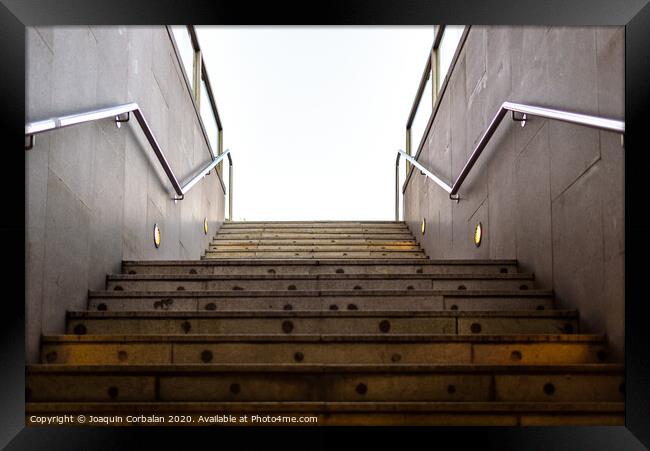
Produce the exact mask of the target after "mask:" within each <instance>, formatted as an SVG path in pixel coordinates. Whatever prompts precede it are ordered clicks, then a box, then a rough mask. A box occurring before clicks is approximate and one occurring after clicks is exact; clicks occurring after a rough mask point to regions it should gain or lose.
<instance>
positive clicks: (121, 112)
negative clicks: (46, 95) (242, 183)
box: [25, 103, 232, 219]
mask: <svg viewBox="0 0 650 451" xmlns="http://www.w3.org/2000/svg"><path fill="white" fill-rule="evenodd" d="M131 113H133V115H134V116H135V118H136V119H137V121H138V124H139V125H140V128H141V129H142V132H143V133H144V135H145V137H146V138H147V141H149V144H150V145H151V147H152V149H153V151H154V153H155V154H156V156H157V157H158V161H160V164H161V165H162V167H163V170H164V171H165V174H167V177H168V178H169V181H170V182H171V184H172V186H173V187H174V191H175V192H176V196H175V197H174V198H173V199H174V200H183V199H184V198H185V194H187V192H188V191H189V190H190V189H192V187H193V186H194V185H196V184H197V183H198V182H199V180H201V179H202V178H203V177H204V176H206V175H207V174H208V173H209V172H210V171H211V170H212V169H213V168H214V167H215V166H216V165H217V164H219V162H220V161H221V160H223V158H224V157H226V156H227V157H228V161H229V163H230V167H229V175H230V177H229V178H228V199H229V219H232V157H231V156H230V150H228V149H226V151H225V152H224V153H222V154H220V155H218V156H216V157H214V156H213V157H212V160H211V161H210V162H209V163H208V164H207V165H205V166H204V167H203V168H201V169H200V170H199V171H198V172H197V173H196V175H194V176H192V177H191V178H190V179H189V180H187V181H186V182H184V183H183V184H181V183H180V182H179V181H178V179H177V178H176V175H175V174H174V171H173V170H172V168H171V166H170V165H169V161H167V158H166V157H165V154H164V152H163V150H162V148H161V147H160V144H158V140H156V137H155V136H154V134H153V131H152V130H151V127H149V124H148V123H147V120H146V119H145V117H144V114H143V113H142V110H141V109H140V107H139V106H138V104H137V103H127V104H124V105H117V106H114V107H109V108H101V109H98V110H92V111H86V112H83V113H77V114H71V115H68V116H61V117H57V118H51V119H46V120H42V121H37V122H29V123H27V124H25V137H26V138H29V142H28V144H26V145H25V150H29V149H31V148H32V147H34V139H35V138H34V137H35V135H37V134H39V133H44V132H48V131H51V130H56V129H60V128H65V127H70V126H71V125H78V124H84V123H87V122H93V121H97V120H100V119H107V118H113V119H114V120H115V124H116V125H117V127H118V128H119V127H120V126H121V124H122V123H124V122H128V121H129V118H130V114H131ZM124 116H126V117H124ZM218 178H219V182H220V183H221V188H222V189H223V191H224V192H225V191H226V186H225V185H224V183H223V180H221V177H218Z"/></svg>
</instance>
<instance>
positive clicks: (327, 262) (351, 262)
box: [122, 259, 517, 266]
mask: <svg viewBox="0 0 650 451" xmlns="http://www.w3.org/2000/svg"><path fill="white" fill-rule="evenodd" d="M122 264H123V265H128V266H151V265H155V266H192V265H202V266H203V265H204V266H227V265H235V266H246V265H251V266H268V265H270V264H276V265H309V266H312V265H373V266H374V265H383V264H386V260H385V259H374V260H372V259H364V260H360V261H359V262H356V261H355V260H354V259H324V260H319V259H313V260H304V261H303V260H296V259H275V260H271V259H268V260H264V261H260V260H259V259H248V260H244V259H238V260H225V259H224V260H124V261H123V262H122ZM516 264H517V260H461V259H456V260H429V259H426V260H421V259H412V260H408V259H401V260H395V261H393V260H391V261H390V263H388V265H427V266H428V265H495V266H499V265H516Z"/></svg>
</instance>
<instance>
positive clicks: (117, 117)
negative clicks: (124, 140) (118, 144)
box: [115, 111, 131, 128]
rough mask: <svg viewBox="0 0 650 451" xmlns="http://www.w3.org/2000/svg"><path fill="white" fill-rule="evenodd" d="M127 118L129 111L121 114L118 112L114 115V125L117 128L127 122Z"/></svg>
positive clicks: (129, 117) (129, 115)
mask: <svg viewBox="0 0 650 451" xmlns="http://www.w3.org/2000/svg"><path fill="white" fill-rule="evenodd" d="M120 116H126V117H125V118H124V119H122V118H120ZM129 119H131V112H130V111H127V112H126V113H123V114H118V115H116V116H115V126H116V127H117V128H120V127H121V126H122V124H123V123H125V122H129Z"/></svg>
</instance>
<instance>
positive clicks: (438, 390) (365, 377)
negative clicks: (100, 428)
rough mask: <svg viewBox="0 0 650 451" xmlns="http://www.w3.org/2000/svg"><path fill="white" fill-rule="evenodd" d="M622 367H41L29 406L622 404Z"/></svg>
mask: <svg viewBox="0 0 650 451" xmlns="http://www.w3.org/2000/svg"><path fill="white" fill-rule="evenodd" d="M624 381H625V377H624V373H623V369H622V367H621V366H619V365H555V366H550V365H544V366H526V367H521V366H519V367H518V366H513V365H507V366H495V365H372V366H371V365H352V366H349V365H205V366H201V365H126V366H125V365H102V366H96V365H34V366H30V367H28V368H27V383H26V385H27V388H28V394H29V401H30V402H47V401H64V402H74V401H84V400H87V401H90V402H93V401H94V402H101V401H104V402H110V401H118V400H119V401H123V402H129V401H141V402H142V401H159V402H161V401H162V402H177V401H184V402H188V401H189V402H192V401H209V402H215V401H240V402H260V401H267V402H268V401H282V402H299V401H312V402H313V401H330V402H331V401H336V402H341V401H343V402H345V401H347V402H354V401H356V402H378V401H379V402H386V401H392V402H405V401H420V402H422V401H437V402H468V401H479V402H487V401H492V402H522V401H528V402H530V401H533V402H544V401H545V402H584V401H591V402H594V401H597V402H622V401H624V389H623V386H624V385H623V384H624Z"/></svg>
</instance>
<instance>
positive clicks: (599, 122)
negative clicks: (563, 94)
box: [395, 102, 625, 221]
mask: <svg viewBox="0 0 650 451" xmlns="http://www.w3.org/2000/svg"><path fill="white" fill-rule="evenodd" d="M508 111H510V112H512V118H513V120H516V121H518V122H521V123H522V125H523V124H525V123H526V120H527V118H528V115H531V116H539V117H543V118H546V119H554V120H557V121H562V122H568V123H570V124H577V125H583V126H585V127H591V128H596V129H599V130H607V131H611V132H616V133H622V134H624V133H625V122H624V121H619V120H615V119H607V118H602V117H598V116H591V115H588V114H580V113H572V112H569V111H562V110H555V109H551V108H545V107H539V106H533V105H524V104H521V103H514V102H503V103H502V104H501V107H500V108H499V110H498V111H497V113H496V114H495V115H494V118H493V119H492V121H491V122H490V125H489V126H488V128H487V130H485V133H483V136H481V139H480V140H479V142H478V144H477V145H476V147H475V148H474V151H473V152H472V154H471V155H470V156H469V158H468V160H467V163H465V166H463V169H462V170H461V171H460V174H459V175H458V177H457V178H456V181H455V182H453V184H452V185H451V186H450V185H448V184H447V183H445V182H444V181H442V180H441V179H440V178H439V177H437V176H436V175H435V174H433V173H432V172H430V171H429V170H428V169H426V168H425V167H424V166H422V165H421V164H420V163H418V161H417V160H416V159H415V158H413V157H412V156H410V155H408V154H407V153H406V152H404V151H403V150H401V149H400V150H398V151H397V159H396V160H395V220H396V221H399V160H400V156H402V155H403V156H404V158H406V159H407V160H408V161H409V162H410V163H411V164H413V166H415V167H417V168H418V169H419V170H420V171H421V172H422V173H423V174H424V175H426V176H427V177H429V178H430V179H431V180H433V181H434V182H435V183H436V184H437V185H438V186H440V187H441V188H442V189H444V190H445V191H446V192H448V193H449V198H450V199H452V200H456V201H457V200H459V199H460V196H459V195H458V191H459V190H460V187H461V186H462V184H463V182H464V181H465V179H466V178H467V175H468V174H469V172H470V171H471V170H472V168H473V167H474V164H475V163H476V160H478V158H479V157H480V156H481V153H482V152H483V150H484V149H485V147H486V146H487V144H488V142H489V141H490V138H492V135H494V132H495V131H496V129H497V127H498V126H499V124H500V123H501V121H502V120H503V118H504V117H505V115H506V114H507V113H508ZM515 113H517V114H521V115H522V116H521V117H519V118H516V117H515ZM407 182H408V179H407ZM404 190H406V182H405V183H404V188H403V190H402V192H404Z"/></svg>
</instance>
